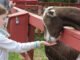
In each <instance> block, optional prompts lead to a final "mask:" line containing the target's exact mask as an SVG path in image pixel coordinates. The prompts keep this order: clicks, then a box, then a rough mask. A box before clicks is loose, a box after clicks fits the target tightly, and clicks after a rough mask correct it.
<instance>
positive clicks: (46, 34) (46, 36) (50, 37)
mask: <svg viewBox="0 0 80 60" xmlns="http://www.w3.org/2000/svg"><path fill="white" fill-rule="evenodd" d="M44 38H45V40H46V41H49V42H55V41H56V38H55V37H52V36H51V35H50V34H49V31H48V29H47V28H46V32H45V34H44Z"/></svg>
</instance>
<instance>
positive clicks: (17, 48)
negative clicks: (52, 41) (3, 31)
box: [0, 35, 40, 53]
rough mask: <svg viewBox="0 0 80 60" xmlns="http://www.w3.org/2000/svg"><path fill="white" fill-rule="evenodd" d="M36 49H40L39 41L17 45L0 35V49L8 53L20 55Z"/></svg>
mask: <svg viewBox="0 0 80 60" xmlns="http://www.w3.org/2000/svg"><path fill="white" fill-rule="evenodd" d="M37 47H40V41H36V42H28V43H19V42H16V41H14V40H11V39H8V38H6V37H5V36H4V35H0V48H3V49H6V50H8V51H10V52H21V53H22V52H26V51H29V50H31V49H34V48H37Z"/></svg>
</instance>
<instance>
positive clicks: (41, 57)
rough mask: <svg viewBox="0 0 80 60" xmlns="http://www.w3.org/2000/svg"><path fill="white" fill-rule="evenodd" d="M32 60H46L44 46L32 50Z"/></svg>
mask: <svg viewBox="0 0 80 60" xmlns="http://www.w3.org/2000/svg"><path fill="white" fill-rule="evenodd" d="M34 60H47V57H46V55H45V49H44V46H43V47H41V48H37V49H35V50H34Z"/></svg>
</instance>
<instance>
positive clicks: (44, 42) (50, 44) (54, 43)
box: [41, 41, 57, 46]
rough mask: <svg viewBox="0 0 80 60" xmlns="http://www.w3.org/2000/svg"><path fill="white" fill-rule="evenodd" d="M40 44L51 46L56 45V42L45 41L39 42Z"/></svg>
mask: <svg viewBox="0 0 80 60" xmlns="http://www.w3.org/2000/svg"><path fill="white" fill-rule="evenodd" d="M41 44H43V45H45V46H52V45H56V44H57V43H56V42H47V41H41Z"/></svg>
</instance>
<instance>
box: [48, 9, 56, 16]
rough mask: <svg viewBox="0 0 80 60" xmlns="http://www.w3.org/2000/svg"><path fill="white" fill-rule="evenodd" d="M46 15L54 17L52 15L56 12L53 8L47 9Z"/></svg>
mask: <svg viewBox="0 0 80 60" xmlns="http://www.w3.org/2000/svg"><path fill="white" fill-rule="evenodd" d="M47 15H48V16H50V17H54V16H56V12H55V10H49V11H48V12H47Z"/></svg>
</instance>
